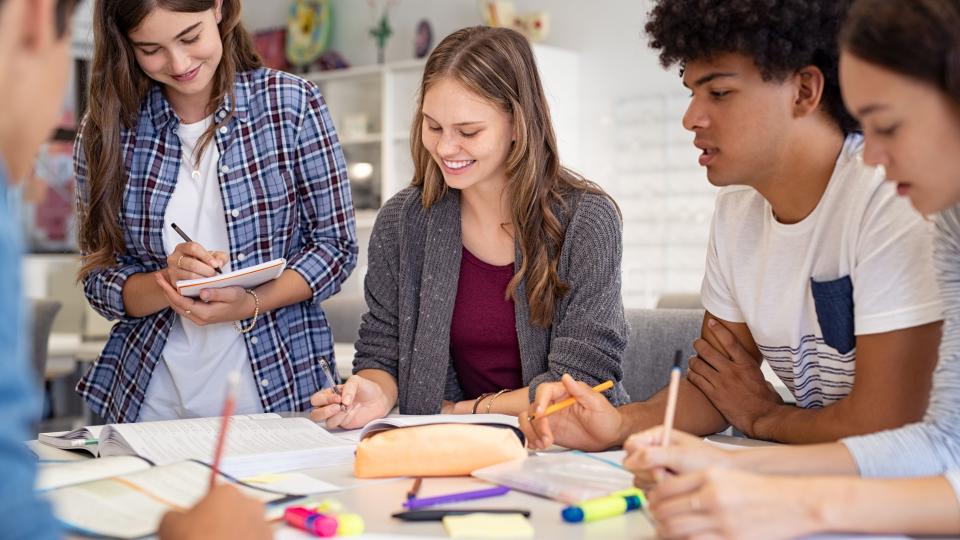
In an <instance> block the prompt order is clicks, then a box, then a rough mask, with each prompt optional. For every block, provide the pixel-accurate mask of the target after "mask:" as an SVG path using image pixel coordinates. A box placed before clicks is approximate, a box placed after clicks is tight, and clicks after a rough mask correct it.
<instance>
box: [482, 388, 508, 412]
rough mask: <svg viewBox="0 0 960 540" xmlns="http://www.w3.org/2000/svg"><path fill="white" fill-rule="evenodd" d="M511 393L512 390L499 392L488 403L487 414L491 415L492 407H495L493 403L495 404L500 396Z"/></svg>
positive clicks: (506, 389) (505, 389)
mask: <svg viewBox="0 0 960 540" xmlns="http://www.w3.org/2000/svg"><path fill="white" fill-rule="evenodd" d="M509 391H510V389H508V388H504V389H503V390H501V391H499V392H497V393H496V394H494V395H493V397H492V398H490V401H488V402H487V414H490V407H493V402H494V400H496V399H497V398H498V397H500V394H502V393H504V392H509Z"/></svg>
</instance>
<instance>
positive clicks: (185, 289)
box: [177, 259, 287, 298]
mask: <svg viewBox="0 0 960 540" xmlns="http://www.w3.org/2000/svg"><path fill="white" fill-rule="evenodd" d="M286 267H287V260H286V259H274V260H272V261H268V262H265V263H261V264H258V265H256V266H251V267H249V268H241V269H239V270H234V271H233V272H227V273H226V274H217V275H215V276H213V277H208V278H200V279H181V280H180V281H178V282H177V290H178V291H180V294H182V295H184V296H191V297H194V298H195V297H197V296H200V291H202V290H204V289H219V288H222V287H243V288H244V289H251V288H253V287H257V286H259V285H263V284H264V283H266V282H268V281H271V280H274V279H277V278H278V277H280V274H281V273H283V271H284V269H285V268H286Z"/></svg>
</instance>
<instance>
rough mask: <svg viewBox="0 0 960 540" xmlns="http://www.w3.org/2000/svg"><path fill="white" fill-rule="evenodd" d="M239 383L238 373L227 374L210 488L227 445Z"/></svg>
mask: <svg viewBox="0 0 960 540" xmlns="http://www.w3.org/2000/svg"><path fill="white" fill-rule="evenodd" d="M239 385H240V373H239V372H237V371H231V372H230V374H229V375H227V395H226V398H225V399H224V400H223V417H222V418H221V420H220V434H219V435H217V446H216V448H215V450H214V453H213V465H212V466H211V471H210V489H211V490H212V489H213V488H214V486H216V484H217V471H218V470H219V469H220V459H221V458H222V457H223V449H224V447H226V445H227V428H228V427H230V417H231V416H232V415H233V407H234V404H235V400H236V395H237V386H239Z"/></svg>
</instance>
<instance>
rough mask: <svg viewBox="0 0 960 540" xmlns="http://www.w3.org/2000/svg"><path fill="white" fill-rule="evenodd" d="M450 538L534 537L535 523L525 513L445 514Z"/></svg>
mask: <svg viewBox="0 0 960 540" xmlns="http://www.w3.org/2000/svg"><path fill="white" fill-rule="evenodd" d="M443 526H444V528H445V529H447V535H448V536H449V537H450V538H533V525H530V521H528V520H527V518H526V517H524V516H523V514H482V513H477V514H467V515H465V516H445V517H444V518H443Z"/></svg>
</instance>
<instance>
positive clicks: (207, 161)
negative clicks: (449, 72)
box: [75, 0, 357, 422]
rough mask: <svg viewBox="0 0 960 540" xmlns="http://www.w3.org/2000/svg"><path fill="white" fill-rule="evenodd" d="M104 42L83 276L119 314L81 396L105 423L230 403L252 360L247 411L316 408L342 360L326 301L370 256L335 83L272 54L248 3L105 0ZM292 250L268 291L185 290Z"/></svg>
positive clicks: (86, 200) (85, 171)
mask: <svg viewBox="0 0 960 540" xmlns="http://www.w3.org/2000/svg"><path fill="white" fill-rule="evenodd" d="M94 37H95V48H94V60H93V75H92V77H91V84H90V100H89V103H90V110H89V113H88V114H87V117H86V118H85V120H84V123H83V125H82V127H81V132H80V136H79V137H78V139H77V143H76V146H75V161H76V171H77V183H78V193H79V209H80V211H79V216H80V247H81V251H82V253H83V256H84V259H83V267H82V269H81V271H80V278H81V280H82V281H83V285H84V292H85V294H86V296H87V299H88V300H89V301H90V304H91V305H92V306H93V307H94V309H96V310H97V311H98V312H99V313H100V314H101V315H103V316H105V317H107V318H108V319H111V320H114V319H115V320H118V323H117V324H115V325H114V326H113V329H112V330H111V333H110V339H109V341H108V343H107V345H106V347H105V348H104V350H103V353H102V354H101V355H100V358H99V359H98V360H97V362H96V363H95V364H94V365H93V367H92V369H91V370H90V371H89V372H88V373H87V374H86V376H85V377H84V378H83V379H82V380H81V381H80V383H79V385H78V387H77V388H78V390H79V392H80V393H81V394H82V395H83V397H84V398H85V399H86V401H87V403H88V404H89V405H90V406H91V408H92V409H93V411H94V412H96V413H97V414H99V415H100V416H102V417H103V418H104V419H106V420H107V421H108V422H133V421H137V420H159V419H169V418H179V417H194V416H215V415H217V414H219V413H220V409H221V405H222V400H223V396H224V392H225V389H226V381H227V374H228V373H229V372H232V371H237V372H239V373H240V375H241V378H240V381H241V382H240V387H239V391H238V393H237V409H236V410H237V412H238V413H253V412H260V411H267V412H270V411H281V410H302V409H304V408H305V407H306V406H307V405H308V401H309V399H310V395H311V394H312V393H313V392H315V391H316V390H317V389H318V388H323V387H325V386H329V385H330V384H333V381H329V380H328V379H327V376H326V375H325V373H328V372H334V373H335V372H336V370H335V369H334V368H333V366H334V365H333V357H332V354H333V343H332V338H331V333H330V329H329V327H328V326H327V323H326V318H325V316H324V313H323V310H322V309H321V307H320V301H321V300H323V299H324V298H327V297H329V296H330V295H332V294H334V293H336V292H337V291H338V290H339V288H340V284H341V283H342V282H343V281H344V280H345V279H346V278H347V276H348V275H349V274H350V271H351V270H352V269H353V267H354V265H355V264H356V254H357V245H356V239H355V233H354V220H353V205H352V202H351V197H350V187H349V184H348V182H347V175H346V170H345V162H344V159H343V155H342V152H341V149H340V145H339V142H338V140H337V136H336V133H335V132H334V128H333V124H332V122H331V120H330V115H329V113H328V111H327V107H326V105H325V103H324V101H323V98H322V96H321V95H320V93H319V91H318V90H317V88H316V87H315V86H314V85H312V84H310V83H308V82H306V81H303V80H302V79H299V78H297V77H294V76H292V75H288V74H285V73H280V72H276V71H272V70H269V69H265V68H262V67H261V66H260V59H259V57H258V56H257V54H256V53H255V52H254V49H253V45H252V41H251V39H250V36H249V35H248V34H247V32H246V30H244V28H243V26H242V25H241V24H240V2H239V0H148V1H142V0H111V1H106V0H100V1H98V2H97V3H96V5H95V8H94ZM173 223H176V224H177V225H179V226H180V227H181V228H182V229H183V230H185V231H186V232H187V233H188V234H189V235H190V236H191V237H192V238H193V239H194V240H195V242H182V241H181V239H180V237H179V236H178V235H177V234H176V233H175V231H174V230H173V229H172V228H171V225H172V224H173ZM281 257H283V258H285V259H286V260H287V269H286V270H285V271H284V272H283V274H282V275H281V276H280V277H279V278H278V279H276V280H274V281H272V282H269V283H267V284H264V285H261V286H260V287H258V288H256V289H248V290H244V289H242V288H239V287H227V288H221V289H209V290H206V291H204V292H203V294H202V297H201V298H200V299H198V300H193V299H190V298H186V297H183V296H181V295H180V294H179V293H178V292H177V290H176V288H175V285H176V282H177V281H178V280H183V279H193V278H199V277H209V276H213V275H214V273H215V272H216V271H217V270H216V269H222V271H224V272H226V271H230V270H237V269H241V268H246V267H250V266H254V265H257V264H260V263H263V262H267V261H270V260H272V259H276V258H281Z"/></svg>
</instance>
